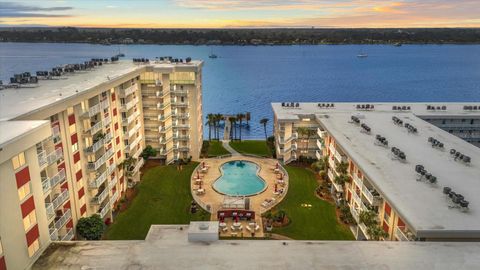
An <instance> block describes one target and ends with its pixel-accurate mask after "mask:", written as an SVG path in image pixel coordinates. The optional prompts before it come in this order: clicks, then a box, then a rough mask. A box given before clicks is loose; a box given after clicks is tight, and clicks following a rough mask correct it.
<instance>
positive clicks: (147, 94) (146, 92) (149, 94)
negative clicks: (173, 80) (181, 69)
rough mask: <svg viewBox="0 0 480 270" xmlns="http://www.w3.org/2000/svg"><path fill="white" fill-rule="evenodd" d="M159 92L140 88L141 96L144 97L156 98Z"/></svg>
mask: <svg viewBox="0 0 480 270" xmlns="http://www.w3.org/2000/svg"><path fill="white" fill-rule="evenodd" d="M161 94H162V92H161V91H157V90H142V96H144V97H146V98H158V97H160V95H161Z"/></svg>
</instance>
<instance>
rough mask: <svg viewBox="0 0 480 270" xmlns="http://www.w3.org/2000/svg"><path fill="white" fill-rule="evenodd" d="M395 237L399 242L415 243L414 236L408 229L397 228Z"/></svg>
mask: <svg viewBox="0 0 480 270" xmlns="http://www.w3.org/2000/svg"><path fill="white" fill-rule="evenodd" d="M394 234H395V237H396V238H397V239H398V241H413V240H415V237H414V235H413V234H412V233H411V232H409V231H408V230H407V229H406V227H396V228H395V231H394Z"/></svg>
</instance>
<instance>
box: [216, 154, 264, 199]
mask: <svg viewBox="0 0 480 270" xmlns="http://www.w3.org/2000/svg"><path fill="white" fill-rule="evenodd" d="M220 169H221V171H222V176H220V178H218V179H217V180H216V181H215V183H213V188H214V189H215V190H216V191H218V192H220V193H223V194H226V195H231V196H250V195H254V194H257V193H259V192H262V191H263V190H264V189H265V186H266V183H265V181H263V179H261V178H260V177H259V176H258V175H257V171H258V166H257V165H256V164H255V163H253V162H249V161H241V160H235V161H230V162H226V163H225V164H223V165H222V167H221V168H220Z"/></svg>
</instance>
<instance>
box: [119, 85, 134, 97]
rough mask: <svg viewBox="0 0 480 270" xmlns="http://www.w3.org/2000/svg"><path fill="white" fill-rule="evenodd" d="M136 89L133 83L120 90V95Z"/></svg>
mask: <svg viewBox="0 0 480 270" xmlns="http://www.w3.org/2000/svg"><path fill="white" fill-rule="evenodd" d="M136 90H137V85H135V84H134V85H131V86H129V87H127V88H125V89H122V90H120V95H123V96H128V95H131V94H133V92H135V91H136Z"/></svg>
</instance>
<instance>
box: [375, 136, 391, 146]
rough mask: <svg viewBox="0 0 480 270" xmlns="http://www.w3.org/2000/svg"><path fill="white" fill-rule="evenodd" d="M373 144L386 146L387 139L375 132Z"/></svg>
mask: <svg viewBox="0 0 480 270" xmlns="http://www.w3.org/2000/svg"><path fill="white" fill-rule="evenodd" d="M374 143H375V145H378V146H383V147H388V140H387V139H386V138H385V137H383V136H381V135H380V134H377V135H376V136H375V142H374Z"/></svg>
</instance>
